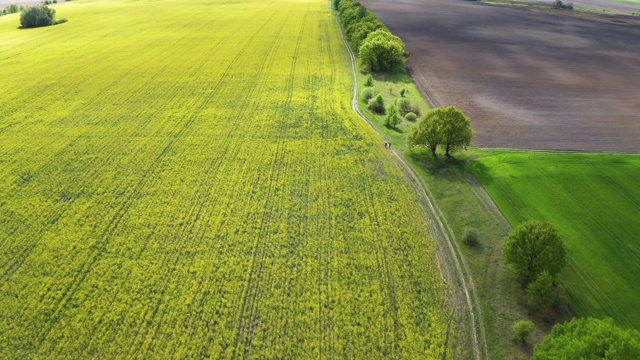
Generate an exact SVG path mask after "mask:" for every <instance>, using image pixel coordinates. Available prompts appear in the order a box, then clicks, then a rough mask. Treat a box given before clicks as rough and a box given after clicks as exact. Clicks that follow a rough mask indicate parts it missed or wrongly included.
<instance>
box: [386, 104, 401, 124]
mask: <svg viewBox="0 0 640 360" xmlns="http://www.w3.org/2000/svg"><path fill="white" fill-rule="evenodd" d="M386 113H387V116H386V117H385V119H384V126H386V127H392V128H394V127H396V126H397V125H398V124H399V123H400V118H399V117H398V108H396V106H395V105H394V104H391V105H389V107H387V111H386Z"/></svg>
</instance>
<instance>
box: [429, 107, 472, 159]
mask: <svg viewBox="0 0 640 360" xmlns="http://www.w3.org/2000/svg"><path fill="white" fill-rule="evenodd" d="M435 111H438V112H439V116H440V118H441V119H442V123H441V127H442V129H441V131H442V146H444V149H445V154H446V155H447V156H451V155H450V153H451V152H452V151H456V150H459V149H466V148H467V146H469V144H471V141H472V140H473V138H474V137H475V136H476V134H475V133H474V131H473V130H472V129H471V121H470V120H469V118H468V117H466V116H465V115H464V114H463V113H462V111H460V110H459V109H458V108H457V107H455V106H449V107H447V108H440V109H436V110H435Z"/></svg>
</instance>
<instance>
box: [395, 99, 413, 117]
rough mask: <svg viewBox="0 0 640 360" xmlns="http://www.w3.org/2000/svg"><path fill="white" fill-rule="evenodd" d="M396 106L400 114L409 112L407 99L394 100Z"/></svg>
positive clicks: (409, 107) (409, 105)
mask: <svg viewBox="0 0 640 360" xmlns="http://www.w3.org/2000/svg"><path fill="white" fill-rule="evenodd" d="M396 105H397V106H398V110H399V111H400V112H401V113H405V114H406V113H408V112H409V111H411V101H410V100H409V99H407V98H400V99H398V100H396Z"/></svg>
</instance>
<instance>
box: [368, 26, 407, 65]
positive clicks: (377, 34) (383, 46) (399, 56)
mask: <svg viewBox="0 0 640 360" xmlns="http://www.w3.org/2000/svg"><path fill="white" fill-rule="evenodd" d="M403 57H404V44H403V43H402V40H400V38H399V37H397V36H394V35H393V34H391V33H390V32H389V31H388V30H386V29H378V30H376V31H374V32H372V33H370V34H369V35H368V36H367V38H366V39H365V40H364V42H363V43H362V45H361V46H360V49H359V51H358V59H359V60H360V62H361V63H362V64H363V65H364V66H365V67H367V68H368V69H370V70H372V71H389V70H392V69H394V68H395V67H396V66H397V65H399V64H401V63H402V60H403Z"/></svg>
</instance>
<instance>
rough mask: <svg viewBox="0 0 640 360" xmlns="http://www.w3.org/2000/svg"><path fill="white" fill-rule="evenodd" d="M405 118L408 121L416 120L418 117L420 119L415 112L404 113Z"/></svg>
mask: <svg viewBox="0 0 640 360" xmlns="http://www.w3.org/2000/svg"><path fill="white" fill-rule="evenodd" d="M404 118H405V120H407V121H416V119H418V116H417V115H416V114H415V113H412V112H408V113H406V114H405V115H404Z"/></svg>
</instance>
